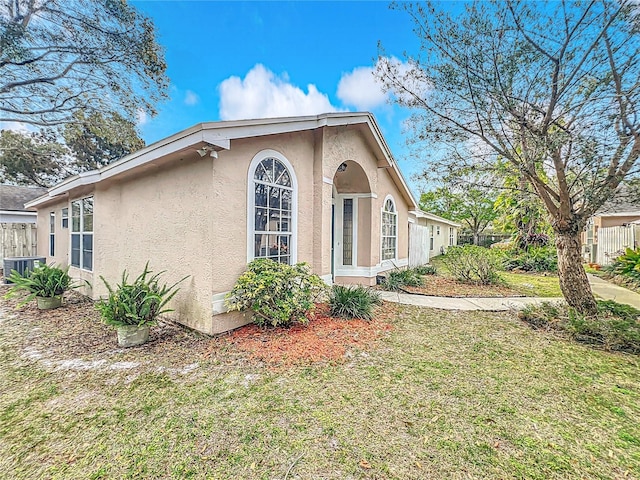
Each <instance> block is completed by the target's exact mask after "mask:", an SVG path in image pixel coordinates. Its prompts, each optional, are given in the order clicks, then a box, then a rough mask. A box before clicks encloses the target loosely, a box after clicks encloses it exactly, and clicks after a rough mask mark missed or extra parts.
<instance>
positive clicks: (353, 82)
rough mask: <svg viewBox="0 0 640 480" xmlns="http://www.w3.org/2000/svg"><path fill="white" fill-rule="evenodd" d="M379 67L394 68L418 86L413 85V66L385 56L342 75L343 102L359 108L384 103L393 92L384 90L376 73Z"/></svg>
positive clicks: (339, 89)
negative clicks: (368, 65) (370, 64)
mask: <svg viewBox="0 0 640 480" xmlns="http://www.w3.org/2000/svg"><path fill="white" fill-rule="evenodd" d="M379 67H383V68H384V69H385V70H392V71H393V72H394V73H395V74H396V75H397V76H398V77H400V78H402V79H403V80H404V82H405V83H408V84H410V85H412V86H414V88H415V87H416V86H415V85H413V84H414V83H415V81H414V79H413V76H412V75H411V69H412V67H411V66H410V65H409V64H408V63H405V62H401V61H400V60H398V59H397V58H395V57H383V58H380V59H379V60H378V61H377V62H376V64H375V65H374V66H372V67H356V68H354V69H353V70H352V71H351V72H349V73H345V74H343V75H342V78H340V82H339V83H338V92H337V95H338V98H339V99H340V100H341V101H342V103H344V104H345V105H352V106H354V107H356V108H357V109H358V110H373V109H374V108H377V107H380V106H381V105H384V104H385V103H386V102H387V100H388V99H389V97H390V96H391V94H390V92H385V91H384V89H383V86H382V82H381V81H380V80H379V79H378V78H377V77H376V75H375V71H376V69H378V68H379ZM424 90H425V88H424V87H423V86H419V85H418V86H417V91H424Z"/></svg>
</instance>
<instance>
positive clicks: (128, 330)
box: [117, 325, 149, 348]
mask: <svg viewBox="0 0 640 480" xmlns="http://www.w3.org/2000/svg"><path fill="white" fill-rule="evenodd" d="M117 331H118V346H119V347H124V348H128V347H135V346H137V345H142V344H143V343H146V342H147V340H149V325H142V326H137V325H125V326H122V327H117Z"/></svg>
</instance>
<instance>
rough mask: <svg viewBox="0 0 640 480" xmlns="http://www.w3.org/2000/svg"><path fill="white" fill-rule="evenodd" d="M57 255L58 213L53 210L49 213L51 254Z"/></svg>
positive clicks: (51, 255)
mask: <svg viewBox="0 0 640 480" xmlns="http://www.w3.org/2000/svg"><path fill="white" fill-rule="evenodd" d="M55 255H56V214H55V212H51V213H50V214H49V256H50V257H54V256H55Z"/></svg>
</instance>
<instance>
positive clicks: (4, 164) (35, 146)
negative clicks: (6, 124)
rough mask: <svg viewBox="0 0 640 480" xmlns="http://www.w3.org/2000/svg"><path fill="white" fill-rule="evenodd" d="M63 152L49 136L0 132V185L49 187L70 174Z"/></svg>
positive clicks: (53, 137) (62, 148)
mask: <svg viewBox="0 0 640 480" xmlns="http://www.w3.org/2000/svg"><path fill="white" fill-rule="evenodd" d="M67 152H68V151H67V149H66V148H65V147H64V146H63V145H60V144H59V143H57V142H56V141H55V135H54V134H53V133H52V132H33V133H28V134H23V133H19V132H13V131H11V130H2V131H0V182H2V183H5V182H6V183H16V184H18V185H39V186H41V187H49V186H51V185H53V184H54V183H56V182H57V181H58V180H60V179H61V178H64V177H65V176H67V175H68V174H69V173H70V170H69V166H68V157H66V154H67Z"/></svg>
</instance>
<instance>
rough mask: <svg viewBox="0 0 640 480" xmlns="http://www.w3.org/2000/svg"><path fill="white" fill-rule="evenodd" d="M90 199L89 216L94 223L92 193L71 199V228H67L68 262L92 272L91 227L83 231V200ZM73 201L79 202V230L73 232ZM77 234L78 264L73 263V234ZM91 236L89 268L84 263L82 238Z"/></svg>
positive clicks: (92, 241) (92, 242)
mask: <svg viewBox="0 0 640 480" xmlns="http://www.w3.org/2000/svg"><path fill="white" fill-rule="evenodd" d="M88 199H91V202H92V204H93V210H92V212H91V216H92V217H93V218H92V222H91V223H92V225H95V224H94V221H95V200H94V197H93V195H89V196H87V197H82V198H76V199H74V200H72V201H71V202H70V207H71V215H70V217H69V218H70V219H71V228H70V229H69V264H70V265H71V266H72V267H74V268H79V269H81V270H85V271H87V272H92V271H93V259H94V255H93V252H94V251H95V243H94V236H93V228H92V229H91V231H88V230H87V231H85V229H84V227H85V226H84V200H88ZM74 203H79V204H80V226H79V231H77V232H74V230H73V204H74ZM74 235H77V236H78V238H79V240H80V258H79V259H78V265H74V264H73V236H74ZM88 236H91V268H86V267H85V265H84V253H85V252H84V239H85V237H88Z"/></svg>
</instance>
